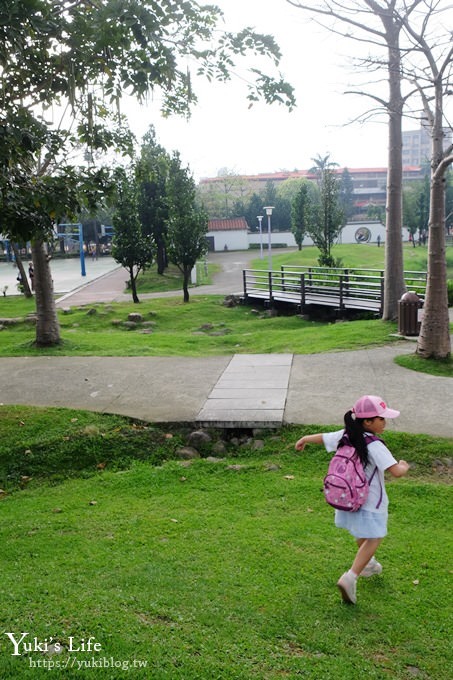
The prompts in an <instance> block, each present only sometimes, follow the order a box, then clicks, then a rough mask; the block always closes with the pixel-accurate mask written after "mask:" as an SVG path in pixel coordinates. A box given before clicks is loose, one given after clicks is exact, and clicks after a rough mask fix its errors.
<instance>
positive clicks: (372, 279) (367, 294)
mask: <svg viewBox="0 0 453 680" xmlns="http://www.w3.org/2000/svg"><path fill="white" fill-rule="evenodd" d="M404 280H405V282H406V287H407V289H408V290H413V291H414V292H416V293H417V295H419V297H420V298H421V299H422V300H424V296H425V290H426V272H413V271H405V272H404ZM243 284H244V294H243V300H244V302H247V301H252V300H262V301H264V302H265V303H267V304H268V305H269V306H273V304H274V303H278V302H282V303H290V304H294V305H296V306H297V307H298V309H299V310H300V311H301V312H304V311H306V308H307V307H308V306H310V305H318V306H319V305H320V306H327V307H334V308H336V309H338V310H339V311H344V310H357V311H371V312H376V314H382V306H383V299H384V272H383V271H380V270H376V269H339V268H335V269H330V268H326V267H302V266H292V267H289V266H282V267H281V269H280V270H279V271H277V270H276V271H267V270H256V269H244V270H243Z"/></svg>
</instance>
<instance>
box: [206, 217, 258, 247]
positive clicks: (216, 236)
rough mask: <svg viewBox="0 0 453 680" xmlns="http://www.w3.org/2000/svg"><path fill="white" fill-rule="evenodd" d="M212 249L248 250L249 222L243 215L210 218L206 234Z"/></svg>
mask: <svg viewBox="0 0 453 680" xmlns="http://www.w3.org/2000/svg"><path fill="white" fill-rule="evenodd" d="M206 237H207V239H208V244H209V250H210V251H213V250H214V251H219V250H248V247H249V239H248V224H247V222H246V220H245V219H244V218H243V217H236V218H232V219H227V220H209V223H208V233H207V234H206Z"/></svg>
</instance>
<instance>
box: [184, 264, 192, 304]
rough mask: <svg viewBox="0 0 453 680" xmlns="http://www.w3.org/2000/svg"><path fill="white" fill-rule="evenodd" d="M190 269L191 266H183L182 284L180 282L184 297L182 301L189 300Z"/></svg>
mask: <svg viewBox="0 0 453 680" xmlns="http://www.w3.org/2000/svg"><path fill="white" fill-rule="evenodd" d="M191 271H192V268H191V267H189V268H187V267H184V271H183V284H182V289H183V292H184V297H183V300H184V302H189V282H190V273H191Z"/></svg>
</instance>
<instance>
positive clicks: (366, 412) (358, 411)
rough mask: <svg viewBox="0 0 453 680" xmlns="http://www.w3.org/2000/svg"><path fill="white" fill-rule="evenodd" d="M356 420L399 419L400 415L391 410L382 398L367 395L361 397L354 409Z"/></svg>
mask: <svg viewBox="0 0 453 680" xmlns="http://www.w3.org/2000/svg"><path fill="white" fill-rule="evenodd" d="M352 412H353V413H354V414H355V417H356V418H376V416H379V417H380V418H397V417H398V416H399V414H400V412H399V411H396V410H395V409H393V408H389V407H388V406H387V404H386V403H385V401H384V400H383V399H381V397H376V396H374V395H373V394H366V395H365V396H364V397H360V399H358V400H357V401H356V403H355V404H354V406H353V407H352Z"/></svg>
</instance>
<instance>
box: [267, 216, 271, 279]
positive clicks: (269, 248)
mask: <svg viewBox="0 0 453 680" xmlns="http://www.w3.org/2000/svg"><path fill="white" fill-rule="evenodd" d="M267 240H268V245H267V248H268V262H269V271H270V272H271V271H272V235H271V216H270V215H268V216H267Z"/></svg>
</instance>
